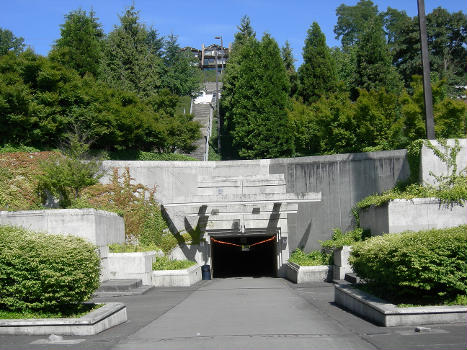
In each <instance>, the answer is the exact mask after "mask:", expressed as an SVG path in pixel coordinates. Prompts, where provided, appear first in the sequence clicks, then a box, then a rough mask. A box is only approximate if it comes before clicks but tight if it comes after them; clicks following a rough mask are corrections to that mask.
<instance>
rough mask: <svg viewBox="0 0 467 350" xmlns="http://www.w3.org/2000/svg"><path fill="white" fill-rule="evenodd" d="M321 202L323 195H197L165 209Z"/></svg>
mask: <svg viewBox="0 0 467 350" xmlns="http://www.w3.org/2000/svg"><path fill="white" fill-rule="evenodd" d="M319 201H321V193H314V192H307V193H255V194H228V195H224V194H222V195H195V196H192V198H191V201H190V202H189V203H186V201H183V202H180V203H168V204H165V205H164V206H165V207H170V206H177V205H180V204H184V205H187V204H193V205H198V204H199V205H219V204H223V205H225V204H229V205H235V204H242V205H256V204H263V203H264V204H267V203H269V202H271V203H285V202H294V203H295V202H296V203H301V202H319Z"/></svg>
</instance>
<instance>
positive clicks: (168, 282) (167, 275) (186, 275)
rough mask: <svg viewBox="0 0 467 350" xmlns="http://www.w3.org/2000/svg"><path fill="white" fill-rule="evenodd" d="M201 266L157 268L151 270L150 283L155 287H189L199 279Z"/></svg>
mask: <svg viewBox="0 0 467 350" xmlns="http://www.w3.org/2000/svg"><path fill="white" fill-rule="evenodd" d="M201 277H202V276H201V266H199V265H194V266H191V267H189V268H187V269H183V270H157V271H153V272H152V284H153V285H154V286H156V287H189V286H191V285H193V284H195V283H197V282H199V281H201Z"/></svg>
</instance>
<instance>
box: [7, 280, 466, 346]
mask: <svg viewBox="0 0 467 350" xmlns="http://www.w3.org/2000/svg"><path fill="white" fill-rule="evenodd" d="M333 300H334V289H333V285H332V284H330V283H324V282H323V283H313V284H306V285H295V284H292V283H290V282H288V281H286V280H283V279H274V278H231V279H216V280H212V281H202V282H201V283H199V284H198V285H197V286H195V287H192V288H177V289H169V288H158V289H153V290H151V291H149V292H148V293H146V294H144V295H140V296H133V297H118V298H110V299H109V301H119V302H124V303H125V304H126V305H127V308H128V319H129V321H128V322H127V323H125V324H122V325H120V326H117V327H114V328H112V329H109V330H107V331H105V332H103V333H101V334H98V335H95V336H90V337H64V338H65V339H64V341H63V342H55V343H47V339H46V338H47V337H44V336H42V337H37V336H36V337H28V336H0V349H76V350H78V349H79V350H84V349H132V350H133V349H138V350H139V349H187V350H189V349H362V350H363V349H388V350H389V349H440V350H441V349H443V350H444V349H459V350H460V349H462V350H465V349H466V325H465V324H449V325H447V324H444V325H433V326H429V328H430V329H429V330H427V332H423V333H416V332H415V331H414V327H391V328H384V327H379V326H375V325H373V324H371V323H369V322H367V321H365V320H362V319H361V318H359V317H357V316H354V315H353V314H351V313H349V312H347V311H345V310H342V309H340V308H339V307H337V306H336V305H334V304H333ZM101 301H102V299H101ZM41 343H42V344H41Z"/></svg>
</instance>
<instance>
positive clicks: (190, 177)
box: [101, 150, 410, 250]
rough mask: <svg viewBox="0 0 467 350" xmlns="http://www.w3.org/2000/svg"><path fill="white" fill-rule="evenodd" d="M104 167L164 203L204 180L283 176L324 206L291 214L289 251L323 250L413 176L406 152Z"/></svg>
mask: <svg viewBox="0 0 467 350" xmlns="http://www.w3.org/2000/svg"><path fill="white" fill-rule="evenodd" d="M104 167H106V168H107V169H109V170H110V169H112V168H114V167H117V168H120V169H122V170H123V169H124V168H126V167H128V168H129V169H130V175H131V176H132V177H133V178H134V179H135V181H136V182H139V183H142V184H144V185H146V186H149V187H153V186H156V189H157V192H156V197H157V199H158V200H159V201H161V202H164V203H171V202H177V201H190V199H191V198H192V196H194V195H196V194H197V184H198V178H199V177H201V176H253V175H268V174H284V176H285V180H286V187H287V192H291V193H300V192H321V193H322V201H321V202H316V203H302V204H299V207H298V213H297V214H287V215H288V235H289V237H288V244H289V247H290V250H293V249H295V248H296V247H301V248H303V249H305V250H310V249H318V248H320V245H319V242H318V241H319V240H326V239H329V238H330V236H331V233H332V229H334V228H341V229H343V230H347V229H350V228H351V227H352V219H353V217H352V213H351V208H352V207H353V206H354V205H355V203H357V202H358V201H359V200H361V199H363V198H364V197H366V196H368V195H370V194H373V193H376V192H381V191H384V190H387V189H390V188H392V187H393V186H394V185H395V184H396V182H398V181H402V180H405V179H407V178H408V176H409V174H410V171H409V166H408V162H407V156H406V151H405V150H396V151H383V152H371V153H356V154H339V155H330V156H317V157H303V158H289V159H287V158H286V159H262V160H249V161H224V162H219V161H218V162H157V161H105V162H104ZM108 174H111V171H109V172H108ZM101 181H103V182H108V181H109V176H107V177H104V178H103V179H102V180H101Z"/></svg>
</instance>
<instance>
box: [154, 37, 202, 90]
mask: <svg viewBox="0 0 467 350" xmlns="http://www.w3.org/2000/svg"><path fill="white" fill-rule="evenodd" d="M163 62H164V71H163V75H162V82H161V85H162V86H163V87H164V88H166V89H168V90H169V91H170V92H172V93H173V94H176V95H179V96H184V95H193V94H195V93H196V92H198V91H199V90H200V80H201V71H200V70H199V68H198V67H197V65H196V64H197V63H198V59H197V58H196V57H195V56H194V55H193V54H192V53H191V51H187V50H185V51H183V50H181V48H180V46H179V45H178V43H177V37H176V36H175V35H173V34H171V35H169V36H168V37H167V39H166V40H165V42H164V55H163Z"/></svg>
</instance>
